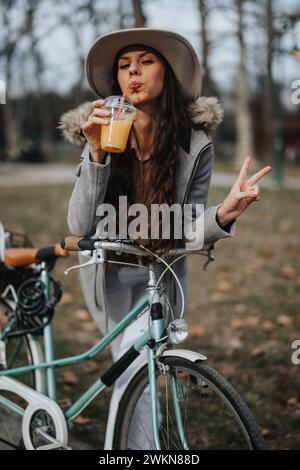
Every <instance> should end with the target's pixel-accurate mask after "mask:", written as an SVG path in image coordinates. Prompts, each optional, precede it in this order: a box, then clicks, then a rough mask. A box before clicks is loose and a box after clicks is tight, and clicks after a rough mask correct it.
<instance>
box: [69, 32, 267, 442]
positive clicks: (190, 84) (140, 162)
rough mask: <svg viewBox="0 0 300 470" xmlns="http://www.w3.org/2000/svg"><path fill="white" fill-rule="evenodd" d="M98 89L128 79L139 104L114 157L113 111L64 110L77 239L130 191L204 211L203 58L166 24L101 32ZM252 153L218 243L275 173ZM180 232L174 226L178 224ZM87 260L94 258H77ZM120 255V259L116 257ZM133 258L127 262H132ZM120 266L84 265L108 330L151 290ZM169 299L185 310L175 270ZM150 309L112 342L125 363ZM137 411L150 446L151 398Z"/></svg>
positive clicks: (112, 88) (135, 433)
mask: <svg viewBox="0 0 300 470" xmlns="http://www.w3.org/2000/svg"><path fill="white" fill-rule="evenodd" d="M86 73H87V78H88V81H89V84H90V85H91V88H92V89H93V90H94V91H95V92H96V94H97V95H98V96H100V97H106V96H110V95H120V94H122V93H123V91H124V90H125V88H126V87H127V85H128V83H130V84H133V85H134V87H132V88H129V89H128V93H127V98H128V99H129V100H130V101H131V102H132V103H133V104H134V106H135V107H136V109H137V115H136V120H135V121H134V123H133V126H132V130H131V133H130V137H129V141H128V145H127V147H126V150H125V152H124V153H123V154H114V155H111V156H110V155H107V154H106V153H105V152H103V151H102V150H101V147H100V126H101V125H107V123H108V118H109V113H108V111H107V110H106V109H105V107H104V100H103V99H97V100H96V101H94V102H93V103H92V104H87V105H83V106H81V107H80V108H79V109H77V110H75V111H71V112H69V113H66V115H64V116H63V119H62V128H63V130H64V132H65V134H66V136H67V138H69V140H71V141H73V142H74V141H79V142H80V143H82V141H83V142H84V143H85V148H84V151H83V154H82V157H81V163H80V165H79V168H78V171H77V181H76V184H75V187H74V190H73V193H72V195H71V199H70V203H69V210H68V225H69V229H70V231H71V233H72V234H73V235H77V236H92V237H96V231H97V223H98V222H99V217H98V216H97V215H96V212H97V208H98V206H99V205H100V204H101V203H103V202H110V203H112V204H114V206H116V208H117V205H118V197H119V196H120V195H126V196H127V197H128V203H129V205H130V204H132V203H136V202H138V203H142V204H145V205H146V207H147V208H150V207H151V205H152V204H161V203H167V204H168V205H171V204H173V203H179V204H181V206H183V205H184V204H186V203H189V204H191V203H194V204H195V203H198V204H204V205H205V207H206V203H207V196H208V189H209V184H210V178H211V170H212V163H213V143H212V140H211V138H210V136H209V134H208V133H207V130H209V129H210V128H211V127H213V126H214V125H216V124H218V123H219V122H220V120H221V117H222V110H221V108H220V106H219V104H218V103H217V101H216V100H215V99H214V98H208V99H205V98H200V90H201V73H200V64H199V61H198V59H197V55H196V53H195V51H194V49H193V47H192V46H191V44H190V43H189V42H188V41H187V40H186V39H185V38H184V37H182V36H180V35H178V34H176V33H173V32H169V31H164V30H152V29H143V28H141V29H131V30H121V31H115V32H113V33H109V34H105V35H103V36H101V37H100V38H98V39H97V40H96V42H95V43H94V44H93V46H92V47H91V49H90V51H89V53H88V56H87V60H86ZM250 161H251V158H250V157H247V158H246V159H245V161H244V164H243V166H242V168H241V170H240V173H239V176H238V177H237V180H236V182H235V183H234V185H233V187H232V189H231V190H230V192H229V194H228V195H227V197H226V198H225V199H224V201H223V202H222V203H220V204H218V205H216V206H213V207H210V208H206V209H205V212H204V241H205V243H213V242H216V241H217V240H218V239H220V238H226V237H232V236H233V235H234V232H235V225H236V219H237V217H239V216H240V215H241V214H242V213H243V212H244V211H245V210H246V208H247V207H248V206H249V205H250V204H251V203H252V202H254V201H259V199H260V196H259V187H258V185H257V182H258V181H259V180H260V179H261V178H262V177H263V176H264V175H266V174H267V173H268V172H269V171H271V167H269V166H267V167H265V168H263V169H262V170H260V171H259V172H258V173H256V174H255V175H254V176H252V177H251V178H249V179H247V171H248V168H249V165H250ZM172 228H174V227H172ZM143 242H144V243H145V244H146V245H147V246H148V247H150V248H151V249H152V250H154V251H155V250H156V249H159V248H163V249H164V250H166V252H167V250H168V249H169V248H171V247H172V246H175V240H174V239H173V238H172V236H171V237H170V239H169V240H163V239H161V240H151V239H149V240H146V241H144V240H143ZM79 257H80V261H86V259H85V257H84V256H83V255H79ZM118 259H119V258H118ZM127 260H128V259H127ZM113 266H115V265H113V264H108V265H106V266H105V267H104V266H103V265H101V266H97V267H89V268H85V269H82V270H81V271H80V280H81V285H82V289H83V292H84V296H85V300H86V302H87V305H88V308H89V310H90V311H91V313H92V315H93V317H94V319H95V321H96V323H97V325H98V327H99V328H100V329H101V331H102V332H103V333H105V332H106V331H107V330H109V329H110V328H112V327H113V326H114V325H115V324H116V323H117V322H118V321H120V319H121V318H122V316H123V315H124V314H125V313H127V312H128V311H129V309H130V308H132V307H133V305H134V304H135V303H136V302H137V301H138V300H139V298H140V297H141V296H143V295H144V293H145V282H146V280H147V274H146V273H145V270H143V269H139V268H131V267H121V268H120V269H113ZM174 269H175V272H176V274H177V276H178V277H179V279H180V281H181V283H182V285H183V289H184V293H185V295H186V293H187V285H186V263H185V261H184V259H183V260H181V261H180V262H178V263H175V265H174ZM165 283H166V286H165V295H167V296H168V298H169V301H170V303H171V306H172V309H173V312H174V315H175V316H176V315H178V313H179V312H180V298H179V295H178V292H177V286H176V284H175V283H174V282H173V280H172V276H169V275H168V276H166V279H165ZM146 322H147V315H143V316H141V317H140V318H139V319H138V321H137V322H135V323H134V324H133V325H132V326H129V327H128V328H127V330H126V331H125V332H124V334H123V335H122V337H120V338H118V339H117V340H115V341H114V342H113V345H112V354H113V359H114V360H117V359H118V357H120V356H121V355H122V354H123V353H124V352H125V351H126V350H127V349H128V348H129V347H130V346H131V345H132V344H133V342H134V340H135V338H136V337H137V336H139V335H140V332H141V330H142V329H143V328H144V327H146V324H147V323H146ZM144 359H145V358H144V357H143V355H141V356H140V357H139V358H138V359H137V360H135V361H134V362H133V364H132V366H131V368H130V369H129V370H128V371H126V373H124V374H123V375H122V376H121V377H120V378H119V379H118V380H117V382H116V384H115V387H114V392H113V396H112V400H111V405H110V413H109V420H108V427H107V434H106V444H105V447H106V448H107V449H109V448H111V445H112V444H111V440H112V435H113V424H114V418H115V412H116V408H117V404H118V401H119V399H120V388H121V387H122V384H124V382H126V380H127V379H128V376H129V375H130V373H132V371H133V370H134V369H135V368H137V367H138V366H139V361H143V360H144ZM148 393H149V392H148V391H147V390H145V392H144V394H143V400H142V402H141V403H140V404H139V406H138V407H137V409H136V412H135V426H133V428H132V430H131V436H130V437H131V443H130V448H133V449H136V448H141V449H149V448H151V447H152V445H153V442H152V433H151V412H150V407H149V395H148Z"/></svg>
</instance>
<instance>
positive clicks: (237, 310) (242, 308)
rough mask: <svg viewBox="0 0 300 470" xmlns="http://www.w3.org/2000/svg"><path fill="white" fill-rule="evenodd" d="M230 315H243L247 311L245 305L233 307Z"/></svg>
mask: <svg viewBox="0 0 300 470" xmlns="http://www.w3.org/2000/svg"><path fill="white" fill-rule="evenodd" d="M231 311H232V313H240V314H241V313H245V312H246V311H247V305H245V304H237V305H234V306H233V307H232V309H231Z"/></svg>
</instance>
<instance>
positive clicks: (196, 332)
mask: <svg viewBox="0 0 300 470" xmlns="http://www.w3.org/2000/svg"><path fill="white" fill-rule="evenodd" d="M204 331H205V330H204V328H203V326H202V325H190V326H189V336H191V337H199V336H203V334H204Z"/></svg>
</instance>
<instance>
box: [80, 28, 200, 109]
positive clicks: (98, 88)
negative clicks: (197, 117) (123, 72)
mask: <svg viewBox="0 0 300 470" xmlns="http://www.w3.org/2000/svg"><path fill="white" fill-rule="evenodd" d="M134 44H139V45H143V46H148V47H151V48H152V49H155V50H157V51H158V52H159V53H160V54H161V55H162V56H163V57H164V58H165V59H166V60H167V61H168V63H169V65H170V66H171V67H172V69H173V71H174V73H175V75H176V77H177V79H178V81H179V83H180V85H181V87H182V91H183V93H184V96H185V98H186V99H187V100H189V101H195V100H196V99H197V98H198V97H199V96H200V93H201V67H200V63H199V59H198V57H197V54H196V51H195V49H194V48H193V46H192V45H191V43H190V42H189V41H188V40H187V39H186V38H185V37H183V36H181V35H180V34H177V33H175V32H173V31H166V30H163V29H150V28H135V29H121V30H119V31H113V32H111V33H107V34H103V35H102V36H100V37H99V38H97V39H96V41H95V42H94V43H93V45H92V46H91V48H90V50H89V52H88V54H87V57H86V61H85V71H86V77H87V80H88V82H89V84H90V86H91V88H92V90H93V91H94V92H95V93H96V95H98V96H101V97H106V96H110V95H112V94H113V66H114V62H115V58H116V55H117V54H118V52H119V51H120V50H121V49H123V48H124V47H127V46H131V45H134Z"/></svg>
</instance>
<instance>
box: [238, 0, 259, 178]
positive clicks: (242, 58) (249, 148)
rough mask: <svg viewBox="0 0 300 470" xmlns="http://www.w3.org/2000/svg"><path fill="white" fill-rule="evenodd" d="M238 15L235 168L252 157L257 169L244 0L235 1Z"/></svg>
mask: <svg viewBox="0 0 300 470" xmlns="http://www.w3.org/2000/svg"><path fill="white" fill-rule="evenodd" d="M235 4H236V8H237V13H238V29H237V37H238V43H239V53H240V55H239V65H238V72H237V77H236V145H235V156H234V167H235V168H237V169H240V167H241V165H242V163H243V161H244V159H245V157H246V156H247V155H250V156H251V157H252V158H253V159H254V161H252V165H251V168H252V169H253V168H254V167H257V162H256V159H255V158H254V155H253V130H252V119H251V112H250V106H249V87H248V81H247V71H246V47H245V41H244V24H243V23H244V21H243V15H244V11H243V6H244V0H235Z"/></svg>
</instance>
